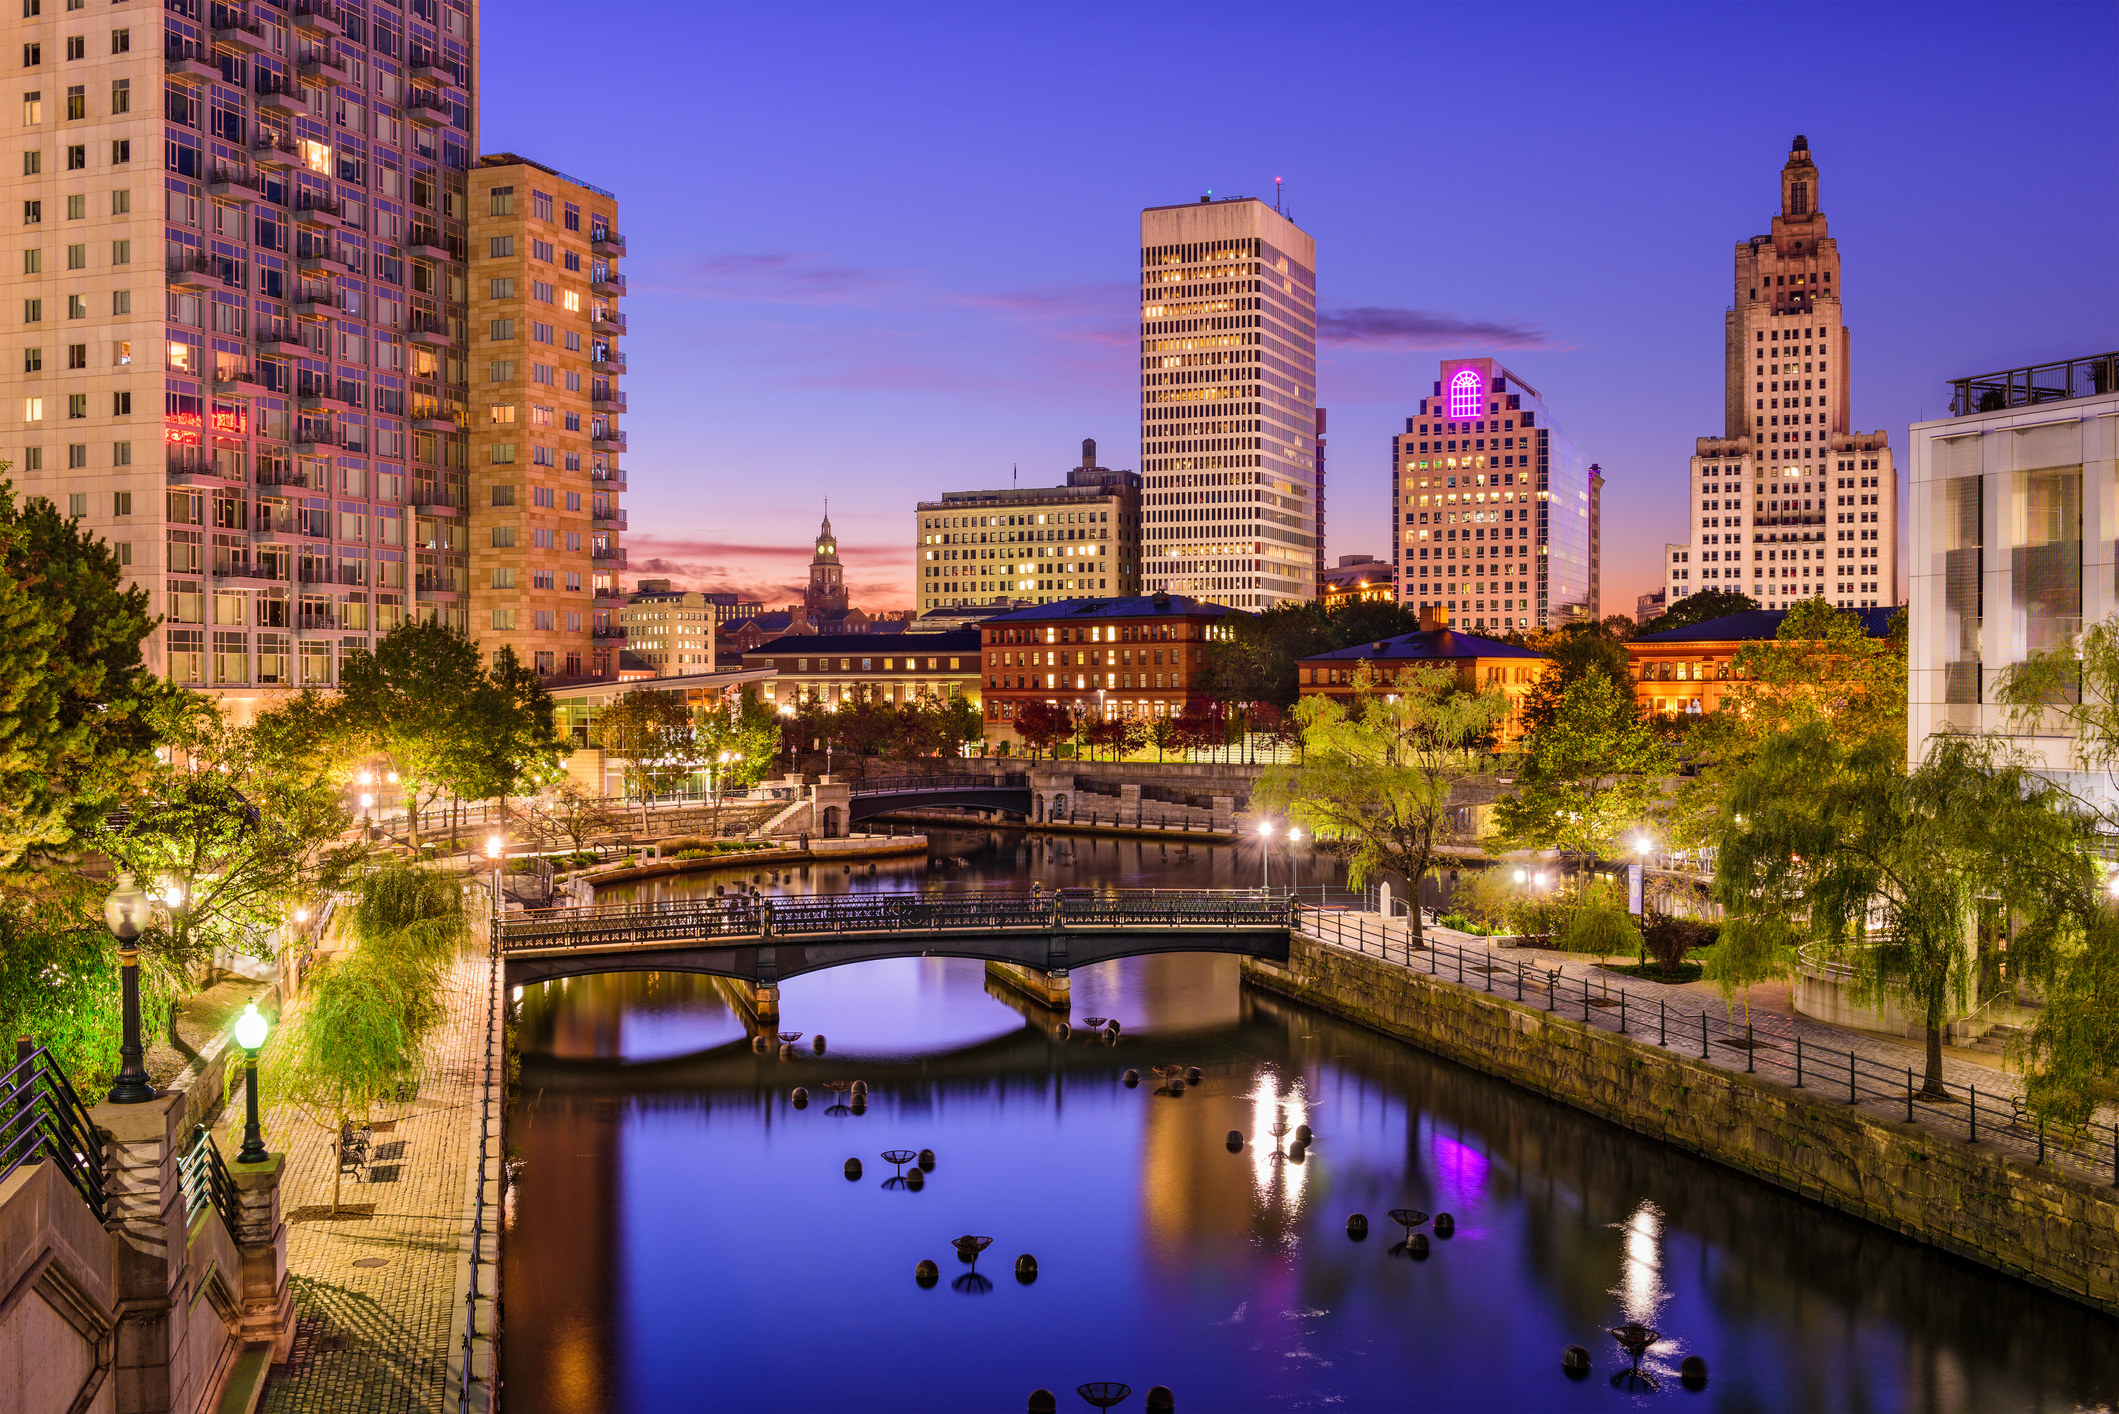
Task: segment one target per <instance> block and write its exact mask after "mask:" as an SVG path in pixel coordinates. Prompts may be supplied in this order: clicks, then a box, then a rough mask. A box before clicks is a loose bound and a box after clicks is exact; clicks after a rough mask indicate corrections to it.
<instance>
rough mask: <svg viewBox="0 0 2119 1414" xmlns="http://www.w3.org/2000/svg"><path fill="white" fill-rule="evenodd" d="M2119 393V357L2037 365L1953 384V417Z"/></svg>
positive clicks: (1976, 376) (1951, 389)
mask: <svg viewBox="0 0 2119 1414" xmlns="http://www.w3.org/2000/svg"><path fill="white" fill-rule="evenodd" d="M2113 392H2119V353H2107V354H2095V355H2093V356H2091V357H2089V358H2071V359H2067V360H2065V361H2064V362H2061V363H2036V364H2032V365H2030V366H2029V367H2027V368H2009V369H2004V370H2003V371H2001V372H1999V373H1978V374H1974V375H1973V376H1972V377H1970V378H1953V379H1951V380H1950V416H1952V417H1969V416H1971V415H1972V414H1973V413H1978V412H2007V411H2008V410H2009V409H2010V408H2022V407H2037V406H2039V405H2040V404H2042V403H2059V402H2066V401H2068V400H2069V399H2071V398H2094V397H2098V396H2101V395H2103V394H2106V393H2113Z"/></svg>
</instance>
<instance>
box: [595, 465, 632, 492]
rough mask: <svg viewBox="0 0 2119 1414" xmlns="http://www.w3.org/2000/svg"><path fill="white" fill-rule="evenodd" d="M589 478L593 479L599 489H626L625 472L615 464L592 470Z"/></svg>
mask: <svg viewBox="0 0 2119 1414" xmlns="http://www.w3.org/2000/svg"><path fill="white" fill-rule="evenodd" d="M589 480H591V481H593V482H594V483H595V484H596V486H597V487H598V488H599V489H601V490H604V491H623V490H624V489H625V473H624V472H623V471H622V470H620V469H619V468H617V467H615V466H607V467H605V468H603V469H602V470H601V471H591V472H590V473H589Z"/></svg>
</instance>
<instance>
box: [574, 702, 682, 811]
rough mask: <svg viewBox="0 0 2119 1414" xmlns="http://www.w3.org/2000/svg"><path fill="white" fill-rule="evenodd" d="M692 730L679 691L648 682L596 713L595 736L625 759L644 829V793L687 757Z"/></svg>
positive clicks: (607, 750)
mask: <svg viewBox="0 0 2119 1414" xmlns="http://www.w3.org/2000/svg"><path fill="white" fill-rule="evenodd" d="M693 732H694V727H693V723H692V712H691V708H689V707H687V706H686V705H685V702H684V696H683V694H682V693H676V692H662V691H658V690H657V689H655V688H651V687H636V688H634V689H633V690H632V691H631V692H628V693H626V694H625V695H624V696H623V697H620V698H619V699H618V700H617V701H615V702H612V703H610V704H608V705H607V706H605V707H604V709H603V710H602V712H600V713H599V714H598V715H597V717H596V737H597V740H598V741H599V742H600V743H601V744H602V746H603V749H604V751H605V753H606V754H608V755H611V756H615V757H617V758H618V759H619V760H620V761H621V762H623V763H624V772H625V784H626V788H627V789H628V790H632V791H636V792H638V793H639V796H640V828H641V829H642V830H646V829H647V827H648V822H647V807H648V797H649V796H651V795H652V794H654V790H655V786H656V784H657V783H658V782H659V781H660V780H661V778H662V775H663V773H664V772H666V771H668V770H670V769H672V768H673V767H675V766H677V765H679V764H681V763H684V762H687V761H689V760H691V758H692V753H693V750H694V744H693Z"/></svg>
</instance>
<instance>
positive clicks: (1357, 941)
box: [1297, 904, 2119, 1188]
mask: <svg viewBox="0 0 2119 1414" xmlns="http://www.w3.org/2000/svg"><path fill="white" fill-rule="evenodd" d="M1299 917H1300V921H1299V922H1298V924H1297V927H1298V928H1300V929H1301V930H1302V931H1304V932H1306V933H1308V934H1309V935H1310V936H1311V937H1314V938H1316V939H1318V940H1319V941H1321V942H1325V943H1328V944H1330V945H1331V946H1334V947H1343V948H1348V949H1351V950H1353V951H1355V952H1360V953H1364V954H1366V955H1368V956H1371V957H1376V958H1379V959H1381V960H1382V961H1384V962H1386V963H1389V964H1392V965H1395V966H1400V967H1405V968H1409V969H1410V968H1413V967H1415V966H1416V965H1417V962H1418V961H1425V962H1426V963H1427V968H1426V970H1427V973H1428V975H1429V976H1430V977H1433V978H1435V979H1437V980H1438V981H1440V982H1444V983H1454V984H1456V985H1458V986H1465V987H1479V988H1482V989H1483V990H1485V991H1488V992H1500V993H1501V994H1502V995H1504V996H1509V997H1512V998H1513V1000H1515V1001H1518V1002H1523V1001H1526V1000H1528V1001H1530V1002H1531V1003H1532V1004H1535V1003H1536V1002H1538V1001H1541V1000H1542V1001H1543V1002H1544V1004H1545V1010H1546V1011H1548V1012H1555V1013H1557V1012H1559V1011H1561V1010H1562V1009H1565V1010H1566V1011H1568V1012H1573V1011H1574V1010H1575V1009H1576V1008H1577V1007H1579V1008H1580V1009H1581V1010H1580V1017H1579V1020H1580V1021H1581V1023H1582V1024H1583V1025H1585V1026H1594V1027H1598V1028H1600V1029H1606V1028H1608V1029H1610V1030H1614V1031H1617V1032H1618V1033H1619V1034H1620V1035H1622V1036H1630V1035H1634V1034H1636V1033H1639V1034H1640V1035H1641V1037H1642V1040H1643V1043H1644V1044H1646V1043H1647V1035H1648V1032H1649V1031H1650V1030H1651V1029H1652V1030H1653V1032H1654V1035H1655V1041H1654V1044H1656V1045H1658V1046H1661V1047H1664V1048H1665V1049H1668V1050H1671V1051H1681V1050H1683V1051H1690V1050H1691V1049H1692V1047H1694V1046H1695V1045H1697V1047H1698V1050H1697V1056H1698V1059H1699V1060H1700V1061H1702V1062H1704V1063H1706V1064H1710V1065H1725V1066H1729V1067H1734V1066H1736V1065H1737V1064H1738V1061H1737V1059H1736V1057H1738V1056H1740V1057H1741V1058H1742V1068H1743V1070H1744V1071H1745V1073H1747V1074H1751V1075H1761V1076H1763V1077H1764V1078H1765V1079H1767V1080H1769V1081H1773V1082H1776V1083H1780V1084H1786V1085H1791V1086H1793V1087H1794V1088H1796V1089H1813V1088H1815V1089H1821V1090H1822V1091H1823V1092H1824V1093H1825V1094H1827V1095H1833V1094H1835V1093H1836V1092H1838V1091H1841V1090H1843V1091H1844V1094H1845V1100H1846V1103H1847V1104H1849V1105H1854V1106H1860V1105H1871V1106H1879V1105H1880V1106H1885V1107H1888V1113H1889V1114H1890V1116H1891V1117H1892V1118H1894V1119H1896V1118H1901V1117H1902V1118H1903V1119H1904V1120H1905V1121H1906V1122H1907V1123H1911V1122H1913V1120H1914V1119H1915V1117H1916V1114H1917V1113H1918V1112H1917V1110H1916V1106H1918V1105H1923V1104H1924V1105H1925V1106H1926V1112H1925V1113H1924V1114H1919V1118H1920V1119H1922V1120H1923V1121H1924V1122H1926V1123H1928V1124H1931V1125H1935V1126H1937V1127H1939V1128H1941V1129H1942V1130H1943V1131H1944V1132H1945V1133H1948V1132H1950V1131H1951V1129H1952V1128H1953V1127H1954V1126H1958V1125H1962V1126H1963V1127H1964V1134H1965V1141H1966V1142H1967V1143H1971V1144H1980V1143H1994V1142H1999V1143H2002V1144H2005V1145H2007V1146H2009V1147H2011V1148H2014V1149H2019V1150H2021V1151H2023V1152H2025V1153H2029V1152H2031V1151H2033V1150H2035V1152H2036V1154H2037V1158H2038V1162H2040V1163H2045V1162H2046V1161H2047V1159H2048V1158H2049V1156H2051V1155H2052V1154H2055V1153H2057V1154H2060V1155H2063V1156H2065V1157H2066V1158H2068V1159H2069V1160H2070V1161H2071V1162H2073V1163H2076V1164H2078V1165H2080V1166H2081V1167H2082V1168H2084V1169H2085V1170H2087V1171H2089V1172H2090V1173H2092V1174H2099V1173H2109V1174H2110V1176H2111V1181H2112V1186H2113V1187H2115V1188H2119V1121H2100V1120H2097V1119H2095V1118H2092V1119H2091V1120H2090V1121H2089V1122H2088V1123H2087V1124H2084V1125H2082V1126H2080V1127H2079V1128H2076V1129H2074V1130H2072V1131H2070V1132H2067V1133H2058V1132H2055V1131H2053V1130H2052V1129H2051V1128H2050V1127H2049V1126H2047V1125H2045V1124H2044V1123H2042V1122H2040V1121H2038V1120H2037V1119H2035V1118H2034V1117H2032V1116H2030V1115H2029V1114H2028V1113H2027V1112H2026V1111H2025V1109H2024V1106H2023V1101H2022V1098H2021V1096H2020V1095H2014V1094H2008V1093H2005V1092H2001V1091H1999V1090H1998V1089H1996V1090H1989V1091H1988V1092H1987V1094H1986V1095H1985V1096H1981V1095H1980V1093H1979V1091H1978V1089H1977V1087H1974V1086H1967V1087H1966V1089H1967V1091H1968V1092H1969V1093H1968V1094H1967V1095H1966V1096H1964V1097H1959V1096H1957V1095H1954V1094H1953V1095H1951V1096H1950V1097H1949V1098H1948V1100H1947V1101H1942V1100H1940V1099H1939V1098H1938V1097H1933V1096H1929V1095H1926V1094H1925V1093H1923V1092H1922V1091H1921V1089H1920V1088H1919V1085H1918V1077H1917V1076H1916V1074H1915V1071H1914V1068H1913V1067H1912V1066H1910V1065H1909V1066H1894V1065H1886V1064H1884V1063H1883V1062H1881V1061H1878V1060H1876V1059H1875V1058H1873V1057H1871V1056H1865V1055H1862V1054H1861V1053H1860V1052H1858V1051H1853V1050H1848V1049H1845V1048H1842V1047H1838V1046H1833V1045H1829V1044H1823V1043H1820V1042H1818V1041H1816V1040H1813V1039H1810V1038H1809V1037H1806V1036H1805V1035H1804V1034H1803V1032H1802V1029H1801V1028H1800V1027H1799V1026H1798V1025H1797V1024H1796V1022H1795V1020H1794V1018H1792V1017H1781V1016H1773V1015H1769V1014H1767V1013H1747V1014H1746V1016H1745V1018H1744V1020H1743V1021H1742V1023H1741V1024H1739V1022H1738V1019H1737V1014H1736V1012H1735V1010H1734V1009H1733V1008H1732V1007H1731V1006H1730V1004H1729V1003H1728V1001H1727V1000H1726V999H1725V1000H1724V1001H1723V1003H1722V1015H1721V1016H1720V1017H1714V1016H1712V1015H1711V1013H1710V1012H1709V1010H1708V1009H1707V1008H1706V1007H1704V1006H1703V1007H1702V1008H1701V1009H1700V1010H1699V1011H1698V1012H1690V1011H1687V1010H1684V1009H1682V1008H1681V1009H1679V1010H1676V1011H1672V1010H1671V1008H1670V1005H1669V996H1670V993H1669V990H1668V989H1667V988H1663V987H1657V988H1656V991H1655V992H1653V993H1650V992H1643V991H1641V990H1640V989H1638V988H1635V987H1629V986H1627V985H1626V984H1625V983H1624V982H1621V981H1618V980H1616V979H1615V978H1613V977H1612V975H1611V974H1610V972H1608V971H1606V970H1604V969H1602V968H1599V969H1598V972H1597V976H1596V978H1595V985H1594V986H1592V979H1591V977H1589V976H1587V975H1584V976H1579V977H1577V976H1570V975H1568V973H1567V971H1566V968H1565V965H1564V964H1562V965H1559V966H1553V967H1546V966H1543V965H1542V963H1541V964H1539V965H1531V966H1526V964H1525V963H1524V962H1523V961H1522V960H1520V959H1517V960H1514V961H1513V962H1512V963H1511V962H1505V961H1503V960H1502V959H1501V958H1500V956H1499V955H1498V954H1497V953H1495V952H1494V951H1493V950H1492V949H1491V948H1464V947H1461V946H1459V945H1457V944H1454V943H1447V942H1444V941H1442V940H1440V939H1423V940H1421V941H1420V942H1418V943H1416V942H1414V941H1413V938H1412V930H1411V928H1410V926H1409V922H1410V920H1401V919H1397V918H1388V919H1386V918H1384V917H1382V916H1380V915H1377V914H1373V913H1368V912H1366V911H1362V910H1353V909H1335V908H1317V907H1311V906H1309V905H1307V904H1305V905H1301V907H1300V915H1299ZM1497 979H1498V980H1497ZM1731 1053H1734V1055H1732V1054H1731ZM1995 1078H1996V1081H1997V1082H2002V1077H2001V1076H2000V1075H1998V1074H1997V1075H1996V1077H1995ZM1960 1098H1963V1099H1968V1100H1969V1103H1968V1104H1963V1105H1960V1103H1959V1101H1960ZM1982 1100H1984V1102H1985V1106H1986V1109H1985V1112H1984V1113H1982V1112H1981V1108H1980V1106H1981V1102H1982ZM1997 1101H1998V1102H1999V1104H1998V1105H1997ZM1901 1109H1902V1113H1901ZM1960 1109H1961V1111H1962V1112H1961V1113H1960Z"/></svg>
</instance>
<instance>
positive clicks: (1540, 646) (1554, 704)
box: [1522, 619, 1633, 735]
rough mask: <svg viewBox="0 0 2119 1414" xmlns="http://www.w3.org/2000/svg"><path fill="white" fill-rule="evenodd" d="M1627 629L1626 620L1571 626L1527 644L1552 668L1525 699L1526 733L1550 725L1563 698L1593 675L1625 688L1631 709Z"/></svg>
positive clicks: (1631, 681) (1543, 728)
mask: <svg viewBox="0 0 2119 1414" xmlns="http://www.w3.org/2000/svg"><path fill="white" fill-rule="evenodd" d="M1627 627H1631V625H1630V624H1627V623H1626V621H1625V620H1619V621H1617V622H1616V623H1614V621H1613V620H1611V619H1606V620H1604V621H1603V622H1602V623H1571V624H1565V625H1562V626H1561V627H1559V628H1556V629H1554V630H1553V631H1552V632H1550V633H1546V634H1540V635H1536V636H1534V637H1532V638H1530V639H1529V640H1528V641H1527V646H1529V647H1531V648H1534V649H1536V650H1537V651H1538V652H1540V653H1542V654H1544V655H1545V656H1546V657H1547V658H1549V659H1551V662H1552V665H1551V666H1550V667H1548V668H1547V669H1546V670H1545V671H1544V672H1543V673H1542V674H1540V675H1539V677H1538V680H1537V681H1536V682H1535V683H1533V684H1531V689H1530V691H1529V692H1527V693H1525V694H1524V696H1523V715H1522V725H1523V730H1524V731H1525V733H1527V734H1533V735H1534V734H1536V733H1538V732H1540V731H1543V730H1545V729H1546V728H1547V727H1549V726H1551V724H1552V721H1553V718H1554V716H1555V715H1556V714H1557V713H1558V711H1559V707H1560V699H1561V698H1562V697H1563V696H1565V695H1566V692H1567V690H1568V689H1569V688H1570V687H1573V686H1574V685H1575V683H1576V682H1578V681H1579V680H1581V679H1582V678H1583V677H1584V676H1586V675H1588V674H1592V673H1594V674H1598V675H1600V676H1602V677H1606V678H1609V679H1610V680H1611V681H1612V682H1613V683H1615V684H1617V685H1618V686H1619V687H1620V688H1622V689H1624V692H1625V696H1626V701H1627V703H1628V704H1629V709H1630V704H1631V703H1632V702H1633V669H1632V668H1631V666H1630V665H1629V664H1628V662H1627V658H1626V637H1625V635H1624V633H1623V631H1622V629H1623V628H1627Z"/></svg>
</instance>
